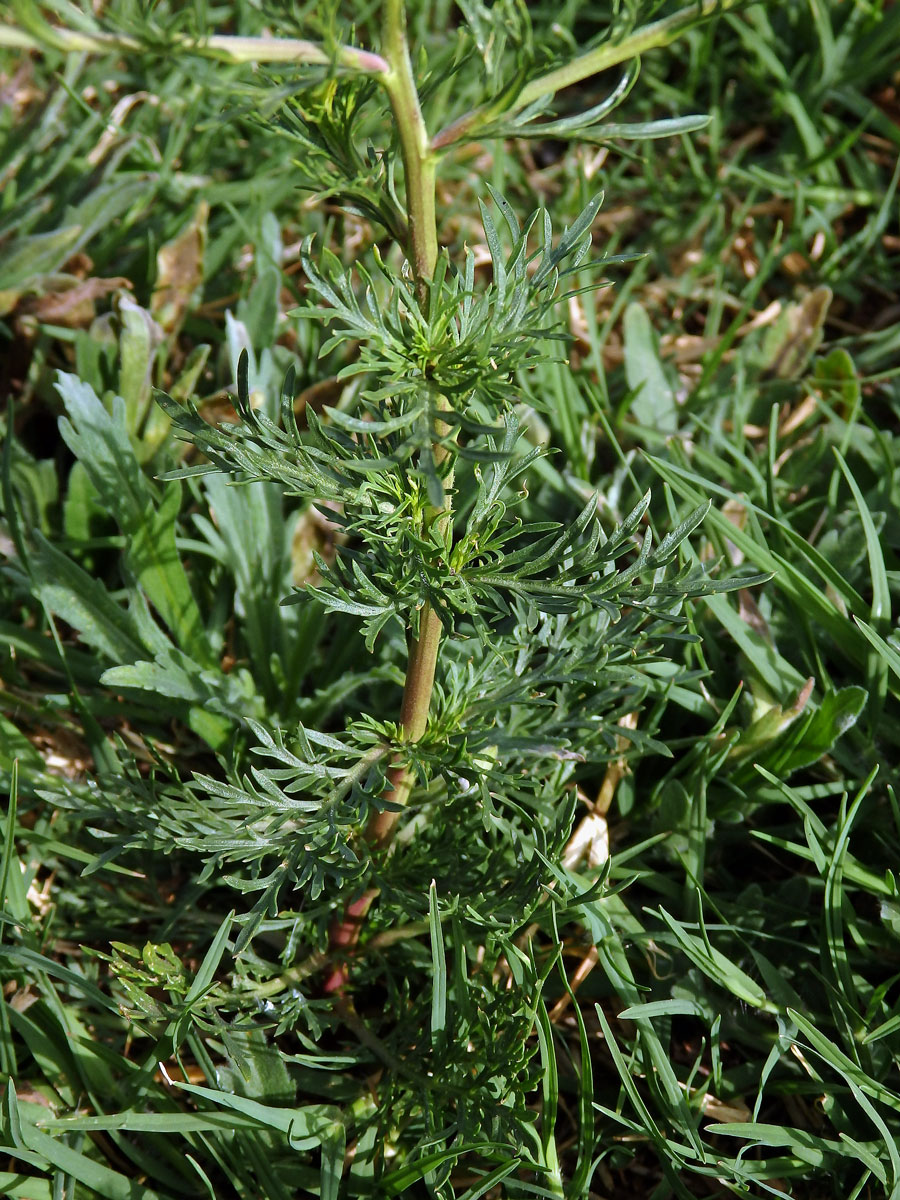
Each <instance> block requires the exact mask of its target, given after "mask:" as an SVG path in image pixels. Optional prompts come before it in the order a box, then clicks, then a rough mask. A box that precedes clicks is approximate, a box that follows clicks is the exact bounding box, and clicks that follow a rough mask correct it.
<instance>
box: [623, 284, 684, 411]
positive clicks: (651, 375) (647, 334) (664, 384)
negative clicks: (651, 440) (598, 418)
mask: <svg viewBox="0 0 900 1200" xmlns="http://www.w3.org/2000/svg"><path fill="white" fill-rule="evenodd" d="M623 336H624V341H625V378H626V379H627V380H628V387H629V389H630V390H631V391H632V392H634V393H635V395H634V398H633V400H632V401H631V411H632V413H633V414H634V417H635V419H636V420H637V421H639V422H640V424H641V425H643V426H645V427H646V428H647V429H655V430H657V431H658V432H659V433H674V431H675V430H676V429H677V428H678V407H677V405H676V403H675V394H674V392H673V391H672V386H671V384H670V383H669V379H668V376H667V374H666V371H665V368H664V367H663V364H662V362H661V360H660V357H659V349H658V346H657V341H656V336H655V334H654V332H653V327H652V325H651V324H650V318H649V317H648V316H647V314H646V312H645V311H644V309H643V308H642V307H641V306H640V304H638V303H637V302H636V301H632V303H631V304H629V305H628V307H627V308H626V309H625V317H624V322H623Z"/></svg>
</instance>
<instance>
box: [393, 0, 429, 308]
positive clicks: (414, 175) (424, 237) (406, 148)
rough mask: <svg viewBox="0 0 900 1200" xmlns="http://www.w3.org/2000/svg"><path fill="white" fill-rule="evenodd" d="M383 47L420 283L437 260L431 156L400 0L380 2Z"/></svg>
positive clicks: (403, 11)
mask: <svg viewBox="0 0 900 1200" xmlns="http://www.w3.org/2000/svg"><path fill="white" fill-rule="evenodd" d="M383 40H384V45H383V50H384V53H385V58H386V59H387V63H388V72H387V74H386V75H385V76H383V78H382V83H383V84H384V86H385V88H386V89H387V93H388V96H389V98H390V101H391V108H392V109H393V112H394V117H395V119H396V121H397V132H398V134H399V137H400V153H401V156H402V158H403V170H404V172H405V175H406V207H407V215H408V219H409V231H410V237H411V240H412V260H413V266H414V268H415V272H416V278H417V280H418V281H419V284H420V292H419V294H420V299H422V300H424V292H423V291H422V287H423V286H424V284H425V282H426V281H427V280H429V279H431V277H432V275H433V274H434V268H435V266H436V264H437V256H438V240H437V223H436V220H435V213H434V172H435V156H434V154H433V153H432V151H431V147H430V145H429V142H428V130H427V129H426V128H425V121H424V119H423V117H422V109H421V107H420V105H419V93H418V91H417V90H416V81H415V79H414V78H413V72H412V63H411V62H410V58H409V42H408V40H407V36H406V10H405V7H404V4H403V0H385V5H384V39H383Z"/></svg>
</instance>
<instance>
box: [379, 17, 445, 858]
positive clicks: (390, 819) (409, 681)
mask: <svg viewBox="0 0 900 1200" xmlns="http://www.w3.org/2000/svg"><path fill="white" fill-rule="evenodd" d="M383 50H384V53H385V57H386V58H387V61H388V63H389V65H390V71H389V73H388V74H387V75H386V76H385V77H384V79H383V81H382V82H383V83H384V86H385V88H386V89H387V92H388V96H389V97H390V101H391V107H392V109H393V112H394V118H395V120H396V122H397V132H398V135H399V138H400V152H401V155H402V157H403V170H404V173H405V176H406V207H407V218H408V221H409V231H410V240H411V242H412V255H411V257H412V261H413V267H414V270H415V273H416V279H417V281H418V283H419V300H420V303H422V304H424V303H426V302H427V295H428V293H427V283H428V281H429V280H430V279H431V277H432V276H433V275H434V269H435V266H436V264H437V256H438V239H437V224H436V220H435V209H434V191H435V161H436V159H435V155H434V153H433V152H432V150H431V147H430V145H429V140H428V130H427V129H426V127H425V121H424V119H423V117H422V109H421V106H420V105H419V94H418V91H417V90H416V82H415V79H414V78H413V73H412V63H411V62H410V57H409V42H408V40H407V36H406V11H405V7H404V4H403V0H385V6H384V45H383ZM445 432H446V431H445V430H444V428H443V426H441V427H439V428H437V429H436V430H435V435H436V441H437V440H439V439H440V438H441V437H443V436H444V435H445ZM441 453H442V452H441V451H440V449H439V447H438V446H437V445H436V446H435V458H436V459H437V460H438V461H439V462H440V461H441ZM447 490H448V489H445V492H446V491H447ZM433 519H438V520H441V521H448V520H449V519H450V507H449V499H448V500H447V501H445V506H444V508H443V509H440V510H438V511H437V512H436V513H435V514H434V515H433ZM440 640H441V623H440V620H439V618H438V615H437V613H436V612H435V611H434V609H433V608H432V606H431V605H430V604H429V603H427V602H426V604H425V606H424V607H423V609H422V611H421V613H420V614H419V632H418V636H417V637H415V638H413V639H411V641H410V648H409V660H408V662H407V667H406V682H405V686H404V689H403V704H402V707H401V710H400V724H401V727H402V729H403V736H404V738H405V740H406V741H408V742H417V741H418V740H419V739H420V738H421V737H422V735H423V734H424V732H425V728H426V726H427V723H428V710H429V708H430V705H431V693H432V690H433V688H434V673H435V669H436V667H437V655H438V647H439V645H440ZM388 781H389V783H390V785H391V799H392V800H393V802H394V803H396V804H398V805H400V806H401V807H402V806H403V805H404V804H405V803H406V801H407V799H408V797H409V793H410V790H411V788H412V783H413V780H412V776H411V774H410V772H409V770H408V768H406V767H405V766H402V765H398V766H395V767H392V768H391V770H390V771H389V772H388ZM397 816H398V814H397V813H396V812H382V813H378V814H376V816H375V817H373V819H372V821H371V822H370V823H369V828H368V831H367V836H368V838H369V841H370V842H371V843H372V844H373V845H376V846H383V845H385V844H386V843H387V842H388V841H389V839H390V837H391V834H392V832H393V829H394V826H395V825H396V822H397Z"/></svg>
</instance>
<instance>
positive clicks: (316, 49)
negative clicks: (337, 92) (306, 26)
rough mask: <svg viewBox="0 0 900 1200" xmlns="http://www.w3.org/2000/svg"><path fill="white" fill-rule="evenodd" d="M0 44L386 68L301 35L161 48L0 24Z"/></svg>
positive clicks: (214, 38)
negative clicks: (37, 31)
mask: <svg viewBox="0 0 900 1200" xmlns="http://www.w3.org/2000/svg"><path fill="white" fill-rule="evenodd" d="M0 46H9V47H12V48H13V49H18V50H46V49H48V48H52V49H55V50H59V51H61V52H63V53H72V52H81V53H88V54H108V53H110V52H111V51H114V50H127V51H131V52H134V51H144V52H149V53H152V52H153V51H154V50H155V51H157V52H159V53H162V51H163V49H164V50H165V52H166V53H169V52H171V51H173V50H179V51H183V52H185V53H190V54H202V55H205V56H208V57H209V56H211V57H213V58H220V59H225V60H226V61H228V62H232V63H262V62H292V63H302V64H305V65H307V66H320V67H329V66H334V65H335V64H336V65H337V66H339V67H343V68H344V69H346V70H350V71H361V72H363V73H364V74H368V75H379V76H384V75H386V74H387V73H388V71H389V67H388V64H387V62H386V61H385V60H384V59H383V58H382V57H381V55H380V54H372V53H371V52H370V51H368V50H360V49H358V48H357V47H356V46H335V47H334V48H333V49H330V50H329V49H327V48H326V47H325V46H322V45H320V44H319V43H318V42H309V41H306V40H305V39H303V38H268V37H235V36H232V35H230V34H212V35H211V36H210V37H207V38H191V37H183V36H176V37H173V38H172V40H171V42H169V43H168V44H167V45H166V46H165V47H159V46H154V45H151V44H146V43H144V42H143V41H142V40H141V39H140V38H136V37H132V36H130V35H128V34H124V33H105V32H100V31H97V32H96V33H86V32H84V31H82V30H79V29H66V28H63V27H62V26H59V25H49V24H47V25H42V26H41V27H40V32H39V33H31V32H28V31H27V30H24V29H17V28H16V27H15V26H12V25H0Z"/></svg>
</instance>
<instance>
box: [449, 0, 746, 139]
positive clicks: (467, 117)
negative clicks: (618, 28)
mask: <svg viewBox="0 0 900 1200" xmlns="http://www.w3.org/2000/svg"><path fill="white" fill-rule="evenodd" d="M741 2H742V0H700V3H699V4H692V5H691V6H690V7H688V8H682V9H680V10H679V11H678V12H676V13H672V14H671V15H670V16H668V17H663V18H662V19H661V20H659V21H653V22H652V23H651V24H650V25H645V26H644V27H643V28H642V29H638V30H637V31H636V32H634V33H632V34H630V35H629V36H628V37H626V38H623V39H622V41H621V42H612V43H609V42H606V43H604V44H603V45H602V46H597V47H596V49H594V50H589V51H588V52H587V53H586V54H581V55H579V56H578V57H577V58H573V59H572V61H571V62H568V63H566V64H565V66H562V67H557V68H556V70H555V71H548V72H547V73H546V74H545V75H539V76H538V77H537V79H532V81H531V82H530V83H528V84H526V85H525V87H524V88H522V90H521V92H519V94H518V96H517V97H516V98H515V100H514V101H513V102H512V103H511V104H510V105H509V106H508V107H507V108H504V109H503V111H502V113H500V114H497V113H496V112H495V106H494V105H492V104H483V105H480V106H479V107H478V108H473V109H472V110H471V111H470V112H467V113H464V114H463V116H461V117H458V118H457V119H456V120H455V121H453V122H452V123H451V124H449V125H447V126H445V128H443V129H441V130H440V131H439V132H438V133H436V134H435V135H434V138H433V139H432V141H431V149H432V150H433V151H437V150H446V149H447V147H448V146H452V145H453V144H454V143H456V142H458V141H460V140H461V139H462V138H464V137H468V136H473V135H475V134H477V132H478V129H479V125H480V123H481V121H482V119H483V118H485V117H488V118H493V117H494V116H497V115H500V116H503V117H511V116H513V115H514V114H515V113H517V112H521V110H522V109H523V108H527V107H528V105H529V104H533V103H534V102H535V100H540V99H541V98H542V97H544V96H546V97H548V98H549V97H550V96H554V95H555V94H556V93H557V92H561V91H562V90H563V88H567V87H571V86H572V84H574V83H580V82H581V81H582V80H583V79H589V78H590V77H591V75H597V74H599V73H600V72H601V71H606V70H608V69H609V68H610V67H615V66H618V65H619V63H623V62H626V61H627V60H628V59H630V58H637V57H638V56H639V55H641V54H645V53H646V52H647V51H648V50H656V49H658V48H659V47H661V46H668V45H669V43H670V42H673V41H674V40H675V39H676V38H677V37H678V36H679V35H680V34H682V33H683V32H684V31H685V29H687V28H688V27H689V26H690V25H693V24H695V23H696V22H697V21H699V20H702V19H703V18H705V17H709V16H712V15H713V14H714V13H716V12H725V11H726V10H727V9H729V8H734V7H735V5H736V4H739V3H741Z"/></svg>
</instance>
